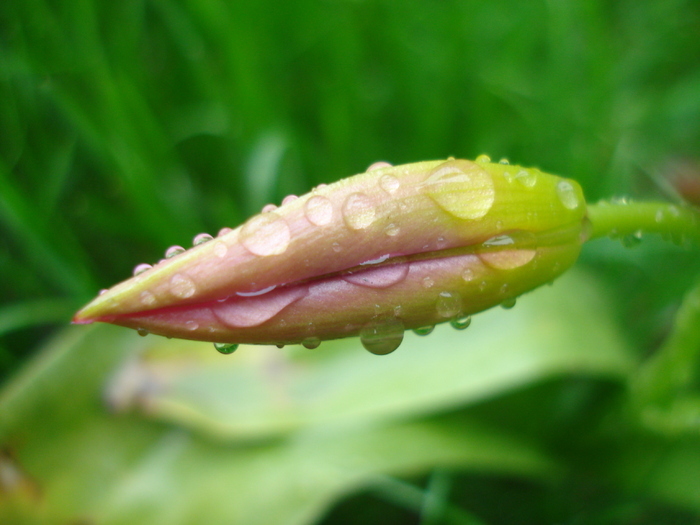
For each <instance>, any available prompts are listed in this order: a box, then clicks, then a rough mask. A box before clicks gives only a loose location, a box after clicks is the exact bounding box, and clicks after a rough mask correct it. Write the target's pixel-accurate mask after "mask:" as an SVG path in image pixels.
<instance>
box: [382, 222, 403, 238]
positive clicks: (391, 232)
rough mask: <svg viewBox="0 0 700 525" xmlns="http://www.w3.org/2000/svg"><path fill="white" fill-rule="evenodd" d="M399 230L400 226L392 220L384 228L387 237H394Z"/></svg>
mask: <svg viewBox="0 0 700 525" xmlns="http://www.w3.org/2000/svg"><path fill="white" fill-rule="evenodd" d="M400 232H401V228H399V227H398V226H396V224H394V223H393V222H392V223H391V224H389V225H388V226H387V227H386V228H384V233H385V234H386V235H387V236H389V237H396V236H397V235H398V234H399V233H400Z"/></svg>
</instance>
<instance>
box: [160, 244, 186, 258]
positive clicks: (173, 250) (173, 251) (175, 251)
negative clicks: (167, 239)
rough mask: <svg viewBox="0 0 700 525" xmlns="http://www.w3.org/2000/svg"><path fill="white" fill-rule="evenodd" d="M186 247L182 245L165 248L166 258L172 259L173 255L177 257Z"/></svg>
mask: <svg viewBox="0 0 700 525" xmlns="http://www.w3.org/2000/svg"><path fill="white" fill-rule="evenodd" d="M184 252H185V249H184V248H183V247H182V246H171V247H170V248H168V249H167V250H165V258H166V259H171V258H172V257H175V256H176V255H180V254H181V253H184Z"/></svg>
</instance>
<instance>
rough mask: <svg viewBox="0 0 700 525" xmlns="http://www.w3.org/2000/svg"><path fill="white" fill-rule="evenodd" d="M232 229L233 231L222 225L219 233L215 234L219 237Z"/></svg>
mask: <svg viewBox="0 0 700 525" xmlns="http://www.w3.org/2000/svg"><path fill="white" fill-rule="evenodd" d="M232 231H233V229H232V228H226V227H224V228H221V229H220V230H219V233H217V234H216V236H217V237H221V236H222V235H226V234H227V233H231V232H232Z"/></svg>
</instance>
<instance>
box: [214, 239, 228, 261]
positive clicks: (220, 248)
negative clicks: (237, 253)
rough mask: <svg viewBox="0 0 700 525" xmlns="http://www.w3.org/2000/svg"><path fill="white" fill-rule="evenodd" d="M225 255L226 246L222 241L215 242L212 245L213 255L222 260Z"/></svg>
mask: <svg viewBox="0 0 700 525" xmlns="http://www.w3.org/2000/svg"><path fill="white" fill-rule="evenodd" d="M227 253H228V246H226V244H224V243H223V242H222V241H216V243H214V255H216V256H217V257H219V258H221V259H223V258H224V257H226V254H227Z"/></svg>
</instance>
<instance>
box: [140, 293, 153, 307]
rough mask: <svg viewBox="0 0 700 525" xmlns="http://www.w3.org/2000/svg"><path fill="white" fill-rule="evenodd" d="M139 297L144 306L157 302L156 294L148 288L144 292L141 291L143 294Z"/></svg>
mask: <svg viewBox="0 0 700 525" xmlns="http://www.w3.org/2000/svg"><path fill="white" fill-rule="evenodd" d="M139 297H140V299H141V304H143V305H144V306H153V304H154V303H155V302H156V296H155V295H153V294H152V293H151V292H149V291H148V290H144V291H143V292H141V295H140V296H139Z"/></svg>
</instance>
